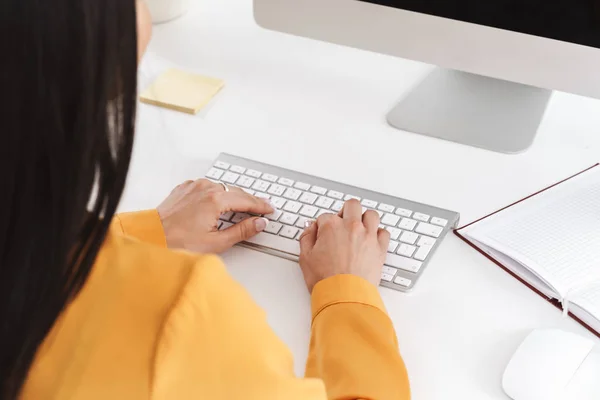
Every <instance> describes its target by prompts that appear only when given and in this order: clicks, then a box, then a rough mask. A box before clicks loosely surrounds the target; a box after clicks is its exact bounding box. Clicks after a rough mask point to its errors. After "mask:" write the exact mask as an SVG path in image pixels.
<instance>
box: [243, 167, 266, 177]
mask: <svg viewBox="0 0 600 400" xmlns="http://www.w3.org/2000/svg"><path fill="white" fill-rule="evenodd" d="M246 175H248V176H251V177H253V178H260V176H261V175H262V173H261V172H260V171H257V170H255V169H249V170H246Z"/></svg>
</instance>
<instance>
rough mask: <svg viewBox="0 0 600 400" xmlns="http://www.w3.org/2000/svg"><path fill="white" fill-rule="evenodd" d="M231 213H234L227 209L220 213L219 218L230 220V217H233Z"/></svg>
mask: <svg viewBox="0 0 600 400" xmlns="http://www.w3.org/2000/svg"><path fill="white" fill-rule="evenodd" d="M233 214H235V213H234V212H233V211H227V212H226V213H225V214H221V216H220V217H219V219H221V220H223V221H231V217H233Z"/></svg>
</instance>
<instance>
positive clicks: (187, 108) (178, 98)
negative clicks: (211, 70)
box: [140, 68, 225, 114]
mask: <svg viewBox="0 0 600 400" xmlns="http://www.w3.org/2000/svg"><path fill="white" fill-rule="evenodd" d="M224 85H225V82H223V81H222V80H221V79H216V78H210V77H208V76H202V75H197V74H194V73H190V72H185V71H180V70H178V69H174V68H172V69H169V70H167V71H166V72H164V73H163V74H162V75H160V76H159V77H158V79H157V80H156V81H155V82H154V83H153V84H152V85H151V86H150V87H149V88H148V89H146V90H145V91H144V93H142V95H141V96H140V101H141V102H142V103H146V104H153V105H155V106H160V107H165V108H169V109H172V110H176V111H181V112H184V113H188V114H196V113H197V112H198V111H200V110H201V109H202V107H204V106H205V105H206V104H208V102H209V101H210V100H211V99H212V98H213V97H214V96H215V95H216V94H217V93H218V92H219V90H221V89H222V88H223V86H224Z"/></svg>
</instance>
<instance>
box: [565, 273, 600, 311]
mask: <svg viewBox="0 0 600 400" xmlns="http://www.w3.org/2000/svg"><path fill="white" fill-rule="evenodd" d="M571 301H572V302H573V304H576V305H578V306H579V307H580V308H582V309H584V310H585V311H586V312H587V313H589V314H590V315H593V316H594V317H595V318H596V319H599V320H600V282H598V284H597V285H594V286H591V287H588V288H586V289H584V290H582V291H578V292H575V294H574V295H573V297H572V299H571Z"/></svg>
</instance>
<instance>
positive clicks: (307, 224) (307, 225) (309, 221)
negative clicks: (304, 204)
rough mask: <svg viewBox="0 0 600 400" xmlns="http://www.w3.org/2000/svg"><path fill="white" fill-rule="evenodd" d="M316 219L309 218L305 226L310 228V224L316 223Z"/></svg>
mask: <svg viewBox="0 0 600 400" xmlns="http://www.w3.org/2000/svg"><path fill="white" fill-rule="evenodd" d="M314 222H315V221H313V220H312V219H309V220H307V221H304V228H310V226H311V225H312V224H313V223H314Z"/></svg>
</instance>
